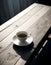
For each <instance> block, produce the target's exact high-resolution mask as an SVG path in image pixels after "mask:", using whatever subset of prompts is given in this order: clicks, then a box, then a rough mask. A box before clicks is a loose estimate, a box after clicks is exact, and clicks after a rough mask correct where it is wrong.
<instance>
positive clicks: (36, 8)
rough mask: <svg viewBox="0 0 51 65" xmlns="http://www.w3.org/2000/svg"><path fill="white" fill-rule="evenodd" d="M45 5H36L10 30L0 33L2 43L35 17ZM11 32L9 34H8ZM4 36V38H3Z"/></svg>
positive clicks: (11, 26)
mask: <svg viewBox="0 0 51 65" xmlns="http://www.w3.org/2000/svg"><path fill="white" fill-rule="evenodd" d="M43 7H44V5H40V4H39V5H38V6H37V5H36V6H34V7H33V8H32V9H31V10H30V11H28V12H26V14H25V16H22V17H21V18H19V19H18V20H16V21H15V23H13V24H12V25H10V26H9V27H8V28H6V29H5V30H3V31H2V32H0V41H2V40H3V39H4V38H5V37H7V36H8V35H9V34H10V33H12V32H13V31H14V30H16V29H17V28H18V27H19V26H21V25H22V24H24V23H25V22H27V21H28V20H29V19H30V18H31V17H32V16H33V15H35V14H36V13H37V12H38V11H39V10H41V9H42V8H43ZM8 32H9V33H8ZM2 35H3V36H2Z"/></svg>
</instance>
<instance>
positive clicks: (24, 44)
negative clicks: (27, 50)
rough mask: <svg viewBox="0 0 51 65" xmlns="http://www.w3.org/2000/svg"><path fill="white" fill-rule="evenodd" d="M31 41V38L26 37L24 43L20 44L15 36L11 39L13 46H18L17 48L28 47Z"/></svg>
mask: <svg viewBox="0 0 51 65" xmlns="http://www.w3.org/2000/svg"><path fill="white" fill-rule="evenodd" d="M32 41H33V37H32V36H31V35H30V36H29V37H27V39H26V40H25V42H21V41H20V40H19V39H18V38H17V37H16V35H15V36H14V37H13V41H12V42H13V44H15V45H18V46H27V45H30V44H31V43H32Z"/></svg>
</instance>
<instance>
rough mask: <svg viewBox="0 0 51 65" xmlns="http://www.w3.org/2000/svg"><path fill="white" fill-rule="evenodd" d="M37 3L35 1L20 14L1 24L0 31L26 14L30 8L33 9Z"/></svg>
mask: <svg viewBox="0 0 51 65" xmlns="http://www.w3.org/2000/svg"><path fill="white" fill-rule="evenodd" d="M36 5H37V4H36V3H34V4H32V5H31V6H29V7H28V8H26V9H25V10H23V11H22V12H20V13H19V14H18V15H16V16H14V17H13V18H12V19H10V20H8V21H7V22H5V23H4V24H3V25H1V26H0V31H2V30H4V29H5V28H7V27H8V26H10V25H11V24H12V23H14V22H15V21H16V20H18V19H19V18H20V17H22V16H23V15H24V14H26V13H27V12H28V11H29V10H31V9H32V8H33V7H35V6H36Z"/></svg>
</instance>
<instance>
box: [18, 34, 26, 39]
mask: <svg viewBox="0 0 51 65" xmlns="http://www.w3.org/2000/svg"><path fill="white" fill-rule="evenodd" d="M26 36H27V35H26V34H19V35H18V37H20V38H24V37H26Z"/></svg>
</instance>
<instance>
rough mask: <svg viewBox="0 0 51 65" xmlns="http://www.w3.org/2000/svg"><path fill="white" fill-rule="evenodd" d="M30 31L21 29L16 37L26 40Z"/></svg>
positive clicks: (22, 40)
mask: <svg viewBox="0 0 51 65" xmlns="http://www.w3.org/2000/svg"><path fill="white" fill-rule="evenodd" d="M27 36H28V33H27V32H26V31H19V32H17V33H16V37H17V38H18V39H19V40H20V41H21V42H24V41H25V40H26V39H27Z"/></svg>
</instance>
